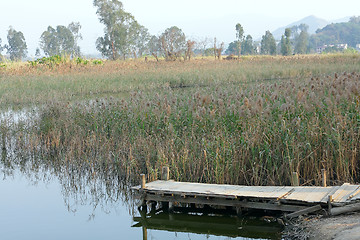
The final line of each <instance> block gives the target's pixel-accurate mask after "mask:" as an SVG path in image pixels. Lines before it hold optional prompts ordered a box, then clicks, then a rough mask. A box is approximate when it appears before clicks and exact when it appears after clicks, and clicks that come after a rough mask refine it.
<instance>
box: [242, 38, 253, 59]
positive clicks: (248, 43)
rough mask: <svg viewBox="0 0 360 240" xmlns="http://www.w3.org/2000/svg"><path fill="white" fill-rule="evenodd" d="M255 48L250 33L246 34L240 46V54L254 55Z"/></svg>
mask: <svg viewBox="0 0 360 240" xmlns="http://www.w3.org/2000/svg"><path fill="white" fill-rule="evenodd" d="M254 53H255V48H254V42H253V38H252V37H251V35H250V34H249V35H247V36H246V38H245V40H244V41H243V42H242V46H241V54H242V55H254Z"/></svg>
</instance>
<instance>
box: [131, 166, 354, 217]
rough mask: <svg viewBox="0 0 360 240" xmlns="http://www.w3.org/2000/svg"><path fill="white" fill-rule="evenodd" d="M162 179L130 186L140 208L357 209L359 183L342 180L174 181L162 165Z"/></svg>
mask: <svg viewBox="0 0 360 240" xmlns="http://www.w3.org/2000/svg"><path fill="white" fill-rule="evenodd" d="M164 172H165V174H164V175H163V179H164V180H158V181H154V182H150V183H145V176H144V175H143V176H142V183H141V185H140V186H136V187H133V188H132V189H133V190H135V191H137V192H138V193H139V196H140V199H141V203H140V208H142V209H143V210H144V209H147V206H148V205H149V206H150V208H151V209H152V210H155V209H156V208H162V209H163V210H169V211H172V209H173V208H174V206H182V207H184V206H191V207H192V208H194V207H195V206H196V207H197V208H206V207H212V208H217V209H218V208H223V209H234V210H236V212H237V214H238V215H241V212H242V210H244V209H262V210H274V211H281V212H283V213H284V216H285V217H287V218H293V217H297V216H300V215H304V214H308V213H312V212H319V211H322V212H323V213H326V214H328V215H339V214H342V213H345V212H349V211H360V185H351V184H347V183H346V184H343V185H342V186H335V187H307V186H238V185H226V184H204V183H190V182H175V181H172V180H168V179H169V171H168V169H167V170H166V169H164Z"/></svg>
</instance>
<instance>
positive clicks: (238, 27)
mask: <svg viewBox="0 0 360 240" xmlns="http://www.w3.org/2000/svg"><path fill="white" fill-rule="evenodd" d="M235 29H236V39H237V46H238V49H237V50H238V57H239V59H240V54H241V44H242V42H243V40H244V28H243V27H242V26H241V24H240V23H238V24H236V26H235Z"/></svg>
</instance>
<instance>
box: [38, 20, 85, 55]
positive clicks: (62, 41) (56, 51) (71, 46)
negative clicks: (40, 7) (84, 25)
mask: <svg viewBox="0 0 360 240" xmlns="http://www.w3.org/2000/svg"><path fill="white" fill-rule="evenodd" d="M80 29H81V25H80V23H74V22H72V23H70V24H69V26H68V27H65V26H61V25H60V26H57V27H56V29H55V28H53V27H51V26H49V27H48V28H47V30H46V31H44V32H43V33H42V34H41V37H40V48H41V49H42V50H43V51H44V53H45V55H46V56H54V55H71V56H73V57H75V56H80V54H81V53H80V47H79V46H78V44H77V42H78V40H79V39H82V36H81V34H80V33H79V31H80Z"/></svg>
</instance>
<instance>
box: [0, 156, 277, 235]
mask: <svg viewBox="0 0 360 240" xmlns="http://www.w3.org/2000/svg"><path fill="white" fill-rule="evenodd" d="M0 173H1V179H0V213H1V214H0V232H1V239H2V240H13V239H14V240H15V239H37V240H41V239H44V240H45V239H59V240H60V239H61V240H63V239H88V240H89V239H145V236H144V235H147V239H161V240H162V239H281V235H280V233H279V231H280V230H281V229H280V228H279V226H276V225H274V224H267V223H266V222H265V221H261V220H259V219H239V218H236V217H231V216H227V217H221V216H201V215H186V214H167V213H159V214H156V215H152V216H142V217H141V214H140V213H139V212H138V211H137V210H135V209H136V208H135V207H134V203H135V201H134V200H133V199H132V198H131V196H127V194H126V191H124V189H122V190H121V191H120V194H118V195H116V197H114V196H115V195H114V194H112V193H110V194H109V195H106V192H103V191H101V188H100V189H99V188H95V187H92V186H91V185H93V184H96V183H94V182H88V184H89V186H81V187H80V188H81V189H77V188H76V187H75V188H73V187H74V186H75V185H74V186H73V187H72V186H71V184H69V183H70V182H67V181H64V179H59V176H56V173H46V172H39V171H36V172H31V170H30V171H29V170H26V171H25V170H24V169H23V170H19V169H16V168H14V166H12V167H10V168H9V167H5V166H4V164H3V162H2V163H1V164H0ZM94 186H95V185H94ZM125 188H126V187H125ZM74 189H76V190H77V191H78V192H76V191H75V192H74V191H73V190H74ZM99 190H100V191H99ZM143 226H145V227H146V228H144V227H143ZM143 234H144V235H143Z"/></svg>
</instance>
